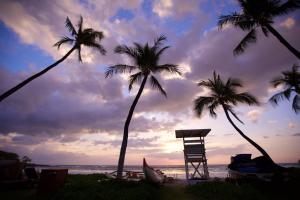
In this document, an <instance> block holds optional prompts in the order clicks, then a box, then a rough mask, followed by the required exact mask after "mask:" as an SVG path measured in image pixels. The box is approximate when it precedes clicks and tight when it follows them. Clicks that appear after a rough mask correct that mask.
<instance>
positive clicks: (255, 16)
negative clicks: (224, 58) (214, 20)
mask: <svg viewBox="0 0 300 200" xmlns="http://www.w3.org/2000/svg"><path fill="white" fill-rule="evenodd" d="M238 3H239V5H240V7H241V9H242V11H241V12H239V13H238V12H233V13H231V14H229V15H221V16H220V17H219V21H218V25H219V27H220V28H222V27H223V26H224V25H225V24H228V23H231V24H233V25H234V26H235V27H238V28H240V29H242V30H243V31H249V32H248V34H247V35H246V36H245V37H244V38H243V39H242V41H241V42H240V43H239V44H238V45H237V46H236V48H235V49H234V50H233V53H234V54H235V55H236V54H240V53H243V52H244V50H245V48H246V47H247V46H248V44H249V43H254V42H256V31H257V28H259V27H260V28H261V30H262V32H263V33H264V35H265V36H266V37H268V36H269V32H271V33H272V34H273V35H274V36H275V37H276V38H277V39H278V40H279V41H280V42H281V43H282V44H283V45H284V46H285V47H286V48H288V49H289V50H290V51H291V52H292V53H293V54H294V55H295V56H296V57H297V58H298V59H300V52H299V51H298V50H297V49H295V48H294V47H292V45H290V44H289V43H288V42H287V41H286V40H285V39H284V38H283V37H282V36H281V35H280V34H279V33H278V32H277V31H276V30H275V29H274V28H273V27H272V24H273V19H274V18H275V17H277V16H281V15H284V14H288V13H289V12H292V11H294V10H296V9H298V8H299V7H300V1H299V0H287V1H285V2H284V3H282V2H281V0H238Z"/></svg>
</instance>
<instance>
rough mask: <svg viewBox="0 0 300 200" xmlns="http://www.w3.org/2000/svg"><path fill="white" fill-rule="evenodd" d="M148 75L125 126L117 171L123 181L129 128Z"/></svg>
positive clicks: (118, 176)
mask: <svg viewBox="0 0 300 200" xmlns="http://www.w3.org/2000/svg"><path fill="white" fill-rule="evenodd" d="M147 78H148V75H146V76H145V77H144V79H143V81H142V84H141V86H140V89H139V91H138V93H137V95H136V97H135V99H134V101H133V103H132V105H131V107H130V110H129V113H128V116H127V119H126V122H125V126H124V133H123V140H122V146H121V150H120V156H119V162H118V170H117V178H118V179H121V178H122V174H123V168H124V161H125V154H126V148H127V141H128V128H129V124H130V121H131V118H132V115H133V111H134V109H135V106H136V104H137V102H138V100H139V98H140V96H141V94H142V92H143V90H144V87H145V84H146V81H147Z"/></svg>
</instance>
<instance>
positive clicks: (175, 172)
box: [37, 163, 300, 179]
mask: <svg viewBox="0 0 300 200" xmlns="http://www.w3.org/2000/svg"><path fill="white" fill-rule="evenodd" d="M280 165H281V166H283V167H297V168H300V164H297V163H284V164H280ZM152 167H153V168H154V169H159V170H161V171H162V172H164V174H166V175H167V176H171V177H173V178H177V179H185V167H184V165H153V166H152ZM47 168H67V169H69V174H95V173H111V172H114V171H116V170H117V166H115V165H51V166H39V167H37V170H38V171H41V170H42V169H47ZM191 169H192V168H191ZM199 169H201V168H199ZM124 171H137V172H142V166H139V165H128V166H125V167H124ZM208 171H209V176H210V177H218V178H225V177H227V175H228V168H227V165H208Z"/></svg>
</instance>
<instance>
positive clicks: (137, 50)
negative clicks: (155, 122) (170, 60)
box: [105, 35, 180, 178]
mask: <svg viewBox="0 0 300 200" xmlns="http://www.w3.org/2000/svg"><path fill="white" fill-rule="evenodd" d="M165 40H166V37H165V36H163V35H162V36H160V37H158V38H157V39H156V40H155V41H154V45H153V46H149V44H148V43H146V44H145V45H142V44H140V43H134V46H133V47H128V46H126V45H120V46H117V47H116V48H115V53H118V54H125V55H127V56H128V57H129V58H131V59H132V61H133V65H126V64H117V65H114V66H110V67H109V68H108V69H107V71H106V73H105V75H106V77H111V76H112V75H113V74H117V73H133V72H134V74H131V75H130V77H129V91H131V89H132V87H133V84H136V83H141V85H140V88H139V90H138V92H137V95H136V96H135V98H134V101H133V103H132V105H131V107H130V109H129V113H128V115H127V118H126V122H125V125H124V133H123V140H122V146H121V150H120V155H119V161H118V171H117V177H118V178H121V177H122V173H123V167H124V160H125V154H126V148H127V141H128V128H129V124H130V121H131V118H132V115H133V112H134V109H135V107H136V105H137V103H138V100H139V98H140V96H141V94H142V92H143V90H144V87H145V84H146V82H147V80H148V78H149V79H150V84H151V87H152V88H153V89H157V90H158V91H159V92H160V93H161V94H163V95H164V96H165V97H167V93H166V92H165V90H164V89H163V88H162V86H161V85H160V83H159V81H158V80H157V79H156V78H155V76H154V75H155V74H157V73H160V72H169V73H177V74H179V75H180V71H179V70H178V68H177V65H174V64H163V65H160V64H159V60H160V57H161V55H162V54H163V53H164V52H165V50H166V49H168V48H169V46H164V47H162V46H161V45H162V42H163V41H165Z"/></svg>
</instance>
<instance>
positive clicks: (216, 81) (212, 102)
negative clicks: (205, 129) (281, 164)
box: [194, 72, 274, 163]
mask: <svg viewBox="0 0 300 200" xmlns="http://www.w3.org/2000/svg"><path fill="white" fill-rule="evenodd" d="M198 86H201V87H205V88H207V89H209V90H210V95H209V96H199V97H197V98H196V100H195V101H194V110H195V112H196V114H197V115H198V116H199V117H200V116H201V115H202V114H203V111H204V110H206V109H207V110H208V111H209V114H210V116H211V117H217V113H216V109H217V108H218V107H219V106H220V107H222V108H223V110H224V112H225V115H226V117H227V119H228V121H229V122H230V124H231V125H232V126H233V127H234V128H235V130H236V131H237V132H238V133H239V134H240V135H241V136H242V137H243V138H244V139H245V140H247V141H248V142H249V143H250V144H252V145H253V146H254V147H255V148H256V149H257V150H258V151H260V152H261V154H262V155H264V156H265V157H266V158H267V159H268V160H269V161H270V162H271V163H274V162H273V161H272V159H271V157H270V156H269V155H268V154H267V152H266V151H265V150H264V149H263V148H262V147H260V146H259V145H258V144H257V143H255V142H254V141H253V140H251V139H250V138H249V137H247V136H246V135H245V134H244V133H243V132H242V131H241V130H240V129H239V128H238V127H237V126H236V125H235V124H234V122H233V120H232V119H231V117H230V115H232V116H233V117H234V118H236V119H237V120H238V121H239V122H241V123H243V122H242V121H241V120H240V119H239V118H238V116H237V114H236V113H235V111H234V110H233V107H234V106H236V105H237V104H248V105H258V101H257V100H256V98H255V97H254V96H252V95H251V94H249V93H247V92H242V93H239V92H237V89H238V88H241V87H243V86H242V83H241V81H240V80H238V79H232V78H229V79H228V80H227V81H226V82H224V81H223V80H222V79H221V78H220V75H217V74H216V73H215V72H214V73H213V78H212V79H208V80H207V81H201V82H199V83H198Z"/></svg>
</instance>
